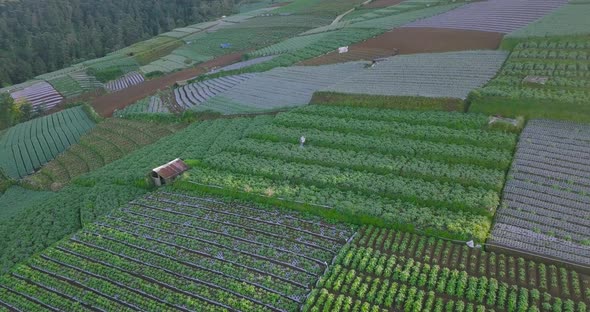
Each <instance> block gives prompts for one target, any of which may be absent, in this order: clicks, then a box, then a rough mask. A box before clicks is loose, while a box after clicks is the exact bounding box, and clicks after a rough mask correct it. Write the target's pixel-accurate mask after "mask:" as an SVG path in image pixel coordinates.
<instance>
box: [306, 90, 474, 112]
mask: <svg viewBox="0 0 590 312" xmlns="http://www.w3.org/2000/svg"><path fill="white" fill-rule="evenodd" d="M310 104H319V105H332V106H356V107H369V108H390V109H411V110H441V111H460V112H463V111H465V110H466V105H465V102H464V101H463V100H461V99H455V98H428V97H419V96H387V95H369V94H346V93H338V92H327V91H318V92H316V93H314V94H313V97H312V98H311V101H310Z"/></svg>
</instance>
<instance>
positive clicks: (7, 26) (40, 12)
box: [0, 0, 235, 87]
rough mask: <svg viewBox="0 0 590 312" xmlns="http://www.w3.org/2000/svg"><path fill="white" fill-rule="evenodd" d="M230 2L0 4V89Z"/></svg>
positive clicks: (39, 0) (224, 9)
mask: <svg viewBox="0 0 590 312" xmlns="http://www.w3.org/2000/svg"><path fill="white" fill-rule="evenodd" d="M234 1H235V0H167V1H163V0H15V1H5V0H0V87H2V86H9V85H12V84H16V83H20V82H23V81H26V80H28V79H30V78H32V77H35V76H37V75H40V74H43V73H47V72H51V71H55V70H58V69H61V68H64V67H67V66H70V65H72V64H75V63H78V62H81V61H84V60H89V59H93V58H97V57H102V56H104V55H106V54H107V53H109V52H112V51H115V50H118V49H121V48H123V47H126V46H129V45H131V44H133V43H136V42H138V41H141V40H145V39H148V38H150V37H153V36H155V35H157V34H160V33H162V32H166V31H169V30H171V29H173V28H177V27H182V26H186V25H188V24H193V23H198V22H202V21H206V20H209V19H211V18H214V17H218V16H221V15H225V14H229V13H231V12H232V10H233V8H234V4H235V3H234Z"/></svg>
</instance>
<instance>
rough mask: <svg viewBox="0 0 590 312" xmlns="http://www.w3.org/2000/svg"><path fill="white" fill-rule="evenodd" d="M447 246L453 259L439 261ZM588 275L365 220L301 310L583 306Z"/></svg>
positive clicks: (587, 297)
mask: <svg viewBox="0 0 590 312" xmlns="http://www.w3.org/2000/svg"><path fill="white" fill-rule="evenodd" d="M402 237H403V238H402ZM443 246H444V247H443ZM457 250H459V251H461V250H463V252H462V254H464V255H463V257H461V258H460V260H459V258H454V256H455V254H456V251H457ZM451 251H452V255H453V258H452V260H451V259H449V260H450V261H449V262H446V261H443V262H440V263H439V262H437V261H436V260H439V259H443V258H442V257H441V254H444V255H445V258H446V257H448V256H447V254H449V253H451ZM467 255H471V256H470V257H466V256H467ZM484 256H485V257H484ZM482 259H487V260H488V263H487V264H486V263H483V262H481V260H482ZM478 261H480V262H479V266H472V265H473V264H475V265H477V262H478ZM517 267H518V270H516V268H517ZM507 268H509V270H507ZM497 271H499V273H501V274H494V275H493V276H492V275H491V273H496V272H497ZM505 272H508V273H509V274H508V276H505V275H503V274H505ZM535 277H539V280H538V281H537V280H536V279H535ZM589 282H590V280H588V276H586V275H581V274H579V273H578V272H576V271H568V270H567V269H565V268H557V267H555V266H553V265H552V266H549V267H546V266H545V265H544V264H542V263H535V262H532V261H528V262H527V261H525V260H524V259H522V258H518V259H515V258H513V257H508V256H505V255H504V254H499V255H496V254H494V253H485V252H482V251H479V250H469V249H468V248H467V247H465V246H463V247H462V246H458V245H454V244H452V243H449V242H444V241H441V240H438V239H434V238H428V237H423V236H417V235H409V234H403V233H399V232H398V233H396V232H394V231H388V230H382V229H374V228H371V227H368V228H367V227H365V228H363V229H361V231H360V233H359V235H357V236H356V237H355V239H354V240H353V242H352V243H351V244H350V245H347V246H345V248H343V250H342V251H341V252H340V254H339V255H338V256H337V257H336V259H335V261H334V266H332V267H331V268H330V270H329V271H328V272H327V273H326V274H325V275H324V276H323V277H322V278H321V279H320V280H319V281H318V284H317V285H316V286H317V288H316V289H315V290H314V291H313V292H312V294H311V295H310V296H309V298H308V300H307V302H306V304H305V305H304V311H331V310H332V309H338V310H340V311H359V310H364V309H367V308H368V311H382V310H391V309H392V308H393V309H396V310H397V309H400V310H401V309H403V310H405V311H474V310H477V311H493V310H495V311H587V304H588V302H590V292H589V291H588V289H589V288H588V287H589V286H590V285H589ZM558 288H559V289H561V292H559V291H557V289H558ZM570 289H571V292H570Z"/></svg>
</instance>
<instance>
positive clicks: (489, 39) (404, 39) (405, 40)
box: [299, 28, 503, 65]
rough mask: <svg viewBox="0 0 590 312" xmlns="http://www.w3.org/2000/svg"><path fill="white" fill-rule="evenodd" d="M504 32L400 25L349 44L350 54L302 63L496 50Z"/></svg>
mask: <svg viewBox="0 0 590 312" xmlns="http://www.w3.org/2000/svg"><path fill="white" fill-rule="evenodd" d="M502 37H503V34H501V33H493V32H483V31H473V30H455V29H437V28H397V29H394V30H392V31H389V32H386V33H384V34H382V35H379V36H377V37H375V38H371V39H369V40H366V41H363V42H359V43H357V44H354V45H351V46H349V49H348V53H343V54H338V51H335V52H330V53H328V54H325V55H322V56H319V57H316V58H313V59H309V60H306V61H303V62H301V63H300V64H299V65H324V64H334V63H341V62H349V61H359V60H372V59H374V58H380V57H386V56H391V55H392V54H393V53H394V51H395V49H397V50H398V53H399V54H414V53H432V52H449V51H464V50H495V49H497V48H498V47H499V46H500V41H502Z"/></svg>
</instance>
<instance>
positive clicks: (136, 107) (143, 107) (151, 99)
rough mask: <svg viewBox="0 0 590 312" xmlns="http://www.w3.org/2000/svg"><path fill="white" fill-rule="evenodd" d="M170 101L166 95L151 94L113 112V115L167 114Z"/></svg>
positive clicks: (123, 116)
mask: <svg viewBox="0 0 590 312" xmlns="http://www.w3.org/2000/svg"><path fill="white" fill-rule="evenodd" d="M171 106H172V103H170V102H169V101H168V95H167V94H166V95H165V94H160V95H152V96H148V97H147V98H145V99H141V100H139V101H137V102H135V103H133V104H131V105H129V106H127V107H125V108H124V109H122V110H120V111H116V112H115V114H114V115H115V117H120V118H126V117H132V116H135V115H141V114H168V113H170V110H171Z"/></svg>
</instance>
